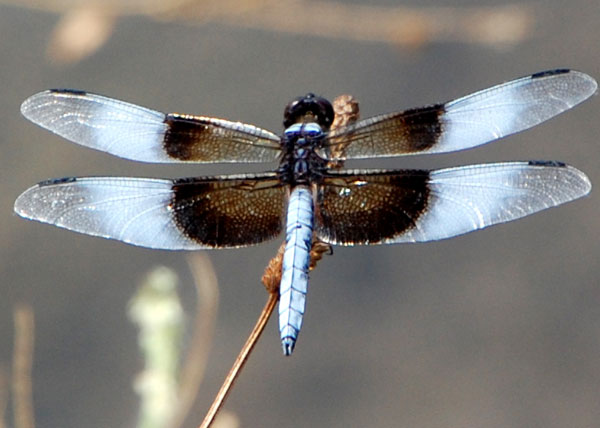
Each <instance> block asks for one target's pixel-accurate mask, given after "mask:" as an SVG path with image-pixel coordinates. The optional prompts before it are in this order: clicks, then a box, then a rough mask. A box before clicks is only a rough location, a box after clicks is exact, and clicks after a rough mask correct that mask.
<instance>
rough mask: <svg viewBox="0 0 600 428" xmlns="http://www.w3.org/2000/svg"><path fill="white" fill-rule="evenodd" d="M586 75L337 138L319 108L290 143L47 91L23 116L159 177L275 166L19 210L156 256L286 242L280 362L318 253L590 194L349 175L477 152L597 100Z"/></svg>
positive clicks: (351, 127)
mask: <svg viewBox="0 0 600 428" xmlns="http://www.w3.org/2000/svg"><path fill="white" fill-rule="evenodd" d="M596 89H597V83H596V81H595V80H594V79H593V78H592V77H590V76H588V75H586V74H584V73H581V72H578V71H573V70H567V69H557V70H550V71H544V72H539V73H535V74H532V75H529V76H526V77H522V78H520V79H516V80H513V81H510V82H508V83H503V84H500V85H497V86H494V87H491V88H488V89H485V90H481V91H479V92H475V93H473V94H471V95H467V96H464V97H462V98H458V99H456V100H454V101H450V102H446V103H441V104H435V105H430V106H427V107H421V108H414V109H409V110H405V111H402V112H397V113H390V114H382V115H378V116H374V117H371V118H367V119H362V120H358V121H355V122H354V123H349V124H347V125H344V126H341V127H332V126H331V124H332V122H333V120H334V110H333V108H332V105H331V103H330V102H329V101H327V100H326V99H325V98H322V97H319V96H316V95H314V94H307V95H305V96H302V97H299V98H296V99H294V100H293V101H292V102H290V103H289V104H288V105H287V106H286V107H285V110H284V121H283V128H284V131H283V133H282V134H281V135H278V134H276V133H273V132H270V131H267V130H265V129H261V128H259V127H256V126H253V125H250V124H246V123H241V122H233V121H229V120H225V119H219V118H215V117H208V116H192V115H183V114H165V113H161V112H158V111H154V110H150V109H147V108H144V107H140V106H137V105H134V104H130V103H127V102H123V101H118V100H115V99H111V98H107V97H104V96H100V95H95V94H92V93H89V92H84V91H77V90H70V89H66V90H56V89H55V90H47V91H44V92H40V93H38V94H35V95H33V96H31V97H30V98H28V99H27V100H25V101H24V103H23V104H22V106H21V112H22V114H23V115H24V116H25V117H26V118H27V119H29V120H30V121H32V122H34V123H36V124H37V125H40V126H41V127H43V128H46V129H48V130H50V131H52V132H53V133H55V134H58V135H59V136H62V137H64V138H65V139H67V140H69V141H72V142H75V143H78V144H81V145H83V146H86V147H89V148H92V149H96V150H100V151H103V152H107V153H110V154H112V155H115V156H119V157H122V158H126V159H130V160H134V161H140V162H153V163H178V162H182V163H228V162H240V163H253V162H264V163H269V162H270V163H277V166H274V167H273V168H272V169H270V170H268V171H267V172H263V173H258V174H236V175H221V176H208V177H202V176H201V177H189V178H179V179H155V178H131V177H67V178H60V179H51V180H46V181H42V182H40V183H39V184H37V185H35V186H33V187H31V188H29V189H28V190H26V191H25V192H23V193H22V194H21V195H20V196H19V197H18V198H17V200H16V202H15V205H14V209H15V212H16V213H17V214H18V215H20V216H22V217H24V218H26V219H31V220H37V221H40V222H43V223H50V224H53V225H55V226H58V227H62V228H65V229H69V230H73V231H76V232H80V233H84V234H88V235H94V236H100V237H104V238H110V239H116V240H119V241H122V242H125V243H127V244H133V245H137V246H142V247H148V248H156V249H163V250H200V249H220V248H238V247H245V246H250V245H254V244H259V243H261V242H264V241H267V240H270V239H273V238H275V237H277V236H278V235H280V234H283V233H285V250H284V253H283V263H282V276H281V283H280V289H279V294H280V301H279V330H280V336H281V343H282V348H283V353H284V354H285V355H291V354H292V351H293V350H294V346H295V344H296V341H297V338H298V334H299V332H300V329H301V326H302V321H303V316H304V311H305V304H306V293H307V289H308V271H309V261H310V250H311V245H312V244H313V242H314V241H316V240H318V241H320V242H323V243H325V244H328V245H343V246H353V245H377V244H396V243H412V242H426V241H436V240H441V239H446V238H450V237H453V236H457V235H461V234H464V233H467V232H471V231H474V230H478V229H482V228H485V227H488V226H491V225H494V224H498V223H504V222H507V221H511V220H515V219H518V218H521V217H524V216H527V215H529V214H532V213H535V212H537V211H540V210H543V209H546V208H549V207H553V206H557V205H561V204H563V203H566V202H569V201H572V200H574V199H577V198H580V197H583V196H585V195H587V194H588V193H589V192H590V190H591V183H590V181H589V179H588V178H587V177H586V175H585V174H584V173H583V172H581V171H579V170H577V169H576V168H574V167H572V166H569V165H566V164H565V163H562V162H557V161H524V162H501V163H487V164H477V165H469V166H459V167H452V168H444V169H436V170H426V169H397V170H381V169H343V168H339V167H333V166H332V165H335V164H336V162H337V165H341V164H342V163H343V162H344V161H346V160H349V159H366V158H379V157H393V156H403V155H419V154H431V153H445V152H453V151H458V150H464V149H470V148H472V147H476V146H479V145H482V144H485V143H488V142H491V141H494V140H497V139H500V138H502V137H505V136H507V135H511V134H514V133H517V132H519V131H523V130H525V129H528V128H530V127H532V126H535V125H537V124H539V123H541V122H543V121H546V120H548V119H550V118H552V117H553V116H556V115H558V114H559V113H562V112H564V111H565V110H568V109H570V108H572V107H573V106H575V105H577V104H579V103H581V102H582V101H584V100H585V99H587V98H588V97H590V96H591V95H592V94H594V93H595V92H596Z"/></svg>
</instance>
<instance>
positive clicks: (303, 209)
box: [279, 186, 314, 355]
mask: <svg viewBox="0 0 600 428" xmlns="http://www.w3.org/2000/svg"><path fill="white" fill-rule="evenodd" d="M313 211H314V209H313V198H312V192H311V191H310V189H309V188H308V187H307V186H296V187H295V188H294V189H293V190H292V194H291V195H290V200H289V204H288V210H287V225H286V245H285V251H284V253H283V266H282V274H281V284H280V288H279V295H280V300H279V331H280V333H281V344H282V346H283V353H284V354H285V355H291V353H292V351H293V350H294V345H295V344H296V339H297V338H298V333H299V332H300V328H301V327H302V316H303V315H304V307H305V302H306V292H307V289H308V268H309V263H310V249H311V245H312V232H313Z"/></svg>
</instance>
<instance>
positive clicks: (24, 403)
mask: <svg viewBox="0 0 600 428" xmlns="http://www.w3.org/2000/svg"><path fill="white" fill-rule="evenodd" d="M14 320H15V344H14V353H13V375H12V391H13V413H14V420H15V427H17V428H34V427H35V422H34V417H33V399H32V387H31V367H32V365H33V340H34V323H33V310H32V309H31V307H30V306H18V307H17V309H16V310H15V313H14Z"/></svg>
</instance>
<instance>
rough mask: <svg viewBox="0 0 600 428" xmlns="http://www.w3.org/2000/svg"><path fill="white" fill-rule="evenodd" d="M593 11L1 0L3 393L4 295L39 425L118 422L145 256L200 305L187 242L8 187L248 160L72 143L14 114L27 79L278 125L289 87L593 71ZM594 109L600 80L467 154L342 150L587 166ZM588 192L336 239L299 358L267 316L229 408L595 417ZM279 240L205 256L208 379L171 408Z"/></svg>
mask: <svg viewBox="0 0 600 428" xmlns="http://www.w3.org/2000/svg"><path fill="white" fill-rule="evenodd" d="M113 3H114V4H113ZM98 4H101V5H102V7H101V6H99V5H98ZM599 22H600V7H599V5H598V2H597V0H574V1H571V2H564V1H560V0H551V1H546V2H536V1H531V2H520V3H519V2H514V3H511V4H506V3H503V2H500V1H473V0H471V1H467V0H464V1H441V0H427V1H412V2H406V3H402V5H401V6H399V5H398V2H393V1H389V0H378V1H369V2H366V1H364V2H360V1H339V0H338V1H337V2H335V3H334V2H326V1H321V2H316V1H292V2H287V1H278V2H269V1H262V2H251V1H248V2H227V1H219V2H217V1H206V2H203V1H189V0H188V1H173V2H169V1H161V2H153V1H142V0H137V1H135V0H129V1H126V2H123V1H121V2H116V1H115V2H112V1H110V2H109V1H103V2H97V3H94V2H84V1H82V0H80V1H76V0H51V1H41V0H40V1H33V0H29V1H26V0H23V1H18V0H10V1H7V0H4V1H0V57H1V61H0V63H1V65H0V82H1V83H0V84H1V87H2V91H1V95H2V96H1V98H0V117H2V121H1V124H0V130H1V131H2V132H1V134H0V135H1V137H0V138H1V145H2V159H1V160H0V162H2V165H1V168H0V175H1V177H2V192H1V193H0V207H1V209H2V215H1V216H0V242H1V243H2V244H1V246H0V251H1V258H0V260H1V270H0V275H2V276H1V278H0V287H1V288H0V295H1V296H2V297H1V298H0V374H1V375H0V381H2V380H3V381H4V385H1V386H2V388H4V389H3V390H4V391H5V390H6V387H7V382H8V380H7V377H8V376H9V374H10V371H11V368H10V367H11V359H12V350H13V340H14V333H13V332H14V323H13V311H14V308H15V305H17V304H19V303H26V304H30V305H31V306H32V308H33V311H34V313H35V319H36V331H35V336H36V337H35V350H34V366H33V394H34V408H35V415H36V418H37V424H38V426H42V427H86V428H94V427H107V426H112V427H126V426H133V424H134V423H135V420H136V417H137V412H138V399H137V397H136V395H135V393H134V391H133V388H132V382H133V380H134V379H135V376H136V373H138V372H139V371H140V369H141V366H142V361H141V357H140V356H139V352H138V349H137V344H136V341H137V338H136V328H135V327H134V326H133V325H132V324H131V323H130V322H129V320H128V318H127V315H126V312H127V308H128V305H129V301H130V298H131V296H132V295H133V294H134V292H135V289H136V286H137V285H138V284H139V283H140V281H142V279H143V278H144V277H145V275H146V273H147V272H148V271H149V270H151V269H152V268H153V267H155V266H157V265H165V266H168V267H170V268H172V269H174V270H175V271H176V272H177V273H178V274H179V275H180V278H181V282H180V283H181V288H180V290H179V292H180V294H181V296H182V298H183V302H184V303H183V305H184V308H185V309H186V310H187V314H188V315H187V317H188V319H189V320H190V322H189V324H190V326H191V324H192V323H191V320H192V319H193V317H194V314H193V311H194V309H195V299H196V293H195V290H194V287H193V285H192V284H193V279H192V275H191V273H190V271H189V267H188V265H187V263H186V258H185V254H183V253H177V252H165V251H152V250H147V249H141V248H135V247H132V246H128V245H125V244H122V243H119V242H116V241H107V240H103V239H98V238H91V237H87V236H83V235H78V234H75V233H71V232H67V231H65V230H61V229H58V228H54V227H50V226H47V225H42V224H38V223H33V222H28V221H25V220H23V219H21V218H18V217H17V216H15V215H14V214H13V210H12V205H13V202H14V199H15V198H16V197H17V196H18V195H19V194H20V193H21V192H22V191H23V190H25V189H26V188H27V187H29V186H31V185H33V184H34V183H36V182H38V181H41V180H43V179H46V178H50V177H63V176H71V175H73V176H81V175H127V176H149V177H178V176H193V175H210V174H220V173H230V172H245V171H260V170H262V169H264V168H265V167H264V166H261V165H251V166H246V165H241V166H231V165H228V166H222V165H216V166H176V167H173V166H164V165H163V166H156V165H144V164H139V163H134V162H128V161H126V160H122V159H118V158H114V157H111V156H109V155H107V154H103V153H100V152H95V151H92V150H88V149H85V148H82V147H78V146H76V145H74V144H71V143H68V142H66V141H64V140H61V139H60V138H58V137H55V136H54V135H52V134H50V133H49V132H46V131H44V130H42V129H40V128H38V127H36V126H35V125H33V124H31V123H28V122H27V121H26V120H25V119H23V118H22V117H21V115H20V113H19V106H20V103H21V102H22V101H23V100H24V99H25V98H26V97H28V96H29V95H32V94H33V93H35V92H38V91H40V90H43V89H46V88H55V87H69V88H76V89H85V90H89V91H92V92H97V93H101V94H105V95H108V96H111V97H115V98H120V99H123V100H127V101H130V102H134V103H136V104H140V105H143V106H147V107H150V108H153V109H157V110H161V111H167V112H170V111H176V112H180V113H190V114H199V115H210V116H217V117H223V118H227V119H231V120H240V121H243V122H248V123H252V124H255V125H257V126H260V127H264V128H267V129H271V130H273V131H276V132H280V131H281V130H282V129H281V128H282V126H281V122H282V111H283V107H284V106H285V104H286V103H287V102H288V101H289V100H290V99H292V98H293V97H296V96H298V95H302V94H305V93H306V92H309V91H310V92H315V93H317V94H320V95H323V96H326V97H328V98H330V99H331V98H333V97H335V96H336V95H339V94H342V93H350V94H353V95H354V96H355V97H357V98H358V100H359V101H360V103H361V114H362V116H363V117H368V116H372V115H375V114H378V113H385V112H391V111H396V110H401V109H405V108H410V107H417V106H422V105H426V104H430V103H434V102H442V101H446V100H450V99H453V98H456V97H458V96H462V95H465V94H468V93H471V92H473V91H475V90H478V89H482V88H485V87H488V86H492V85H494V84H497V83H500V82H504V81H507V80H511V79H513V78H517V77H520V76H523V75H527V74H530V73H533V72H536V71H541V70H547V69H552V68H559V67H568V68H574V69H578V70H581V71H584V72H586V73H588V74H590V75H592V76H594V77H595V78H596V79H598V78H599V77H600V55H599V54H598V46H600V26H599V25H598V23H599ZM599 112H600V101H599V98H598V97H593V98H592V99H591V100H589V101H588V102H586V103H585V104H583V105H581V106H579V107H576V108H575V109H573V110H572V111H569V112H568V113H566V114H564V115H561V116H560V117H557V118H555V119H554V120H551V121H550V122H548V123H545V124H543V125H540V126H538V127H536V128H534V129H532V130H530V131H527V132H525V133H522V134H519V135H516V136H513V137H510V138H508V139H506V140H502V141H499V142H496V143H493V144H491V145H488V146H484V147H481V148H478V149H476V150H470V151H467V152H461V153H454V154H448V155H438V156H425V157H411V158H405V159H393V160H384V161H377V162H368V163H366V162H361V163H358V162H357V163H355V164H352V165H351V166H356V165H358V166H369V167H387V168H404V167H427V168H429V167H432V168H433V167H444V166H455V165H463V164H470V163H480V162H491V161H503V160H524V159H547V160H550V159H552V160H554V159H556V160H562V161H564V162H567V163H569V164H572V165H574V166H576V167H578V168H579V169H581V170H583V171H585V172H586V173H587V174H588V175H589V177H590V179H591V180H592V183H593V184H595V185H599V183H600V170H599V168H598V159H599V155H600V145H599V144H598V136H599V135H600V120H598V118H599ZM599 200H600V199H599V198H598V195H597V192H594V191H593V192H592V195H591V196H590V197H589V198H586V199H583V200H579V201H576V202H574V203H571V204H568V205H566V206H562V207H560V208H558V209H552V210H548V211H545V212H542V213H540V214H537V215H535V216H531V217H528V218H525V219H522V220H520V221H518V222H513V223H509V224H505V225H500V226H496V227H493V228H490V229H486V230H484V231H479V232H477V233H473V234H468V235H465V236H461V237H457V238H454V239H451V240H447V241H442V242H436V243H428V244H420V245H397V246H377V247H357V248H336V249H335V251H334V255H333V256H331V257H326V258H325V260H324V261H322V262H321V264H320V265H319V266H318V268H317V269H316V270H315V271H313V273H312V275H311V289H310V293H309V297H308V304H307V312H306V318H305V322H304V326H303V330H302V333H301V335H300V338H299V342H298V346H297V348H296V351H295V352H294V355H293V356H292V357H291V358H284V357H283V356H282V355H281V348H280V344H279V337H278V336H279V334H278V328H277V319H276V318H277V317H273V319H271V321H270V323H269V325H268V326H267V329H266V331H265V334H264V335H263V337H262V338H261V341H260V342H259V343H258V345H257V347H256V349H255V352H254V354H253V355H252V356H251V358H250V361H249V363H248V365H247V367H246V369H245V371H244V372H243V373H242V376H241V378H240V379H239V381H238V382H237V384H236V387H235V389H234V391H233V393H232V394H231V397H230V399H229V400H228V401H227V403H226V405H225V409H226V410H227V411H229V412H232V413H233V414H235V415H236V417H237V418H238V420H239V423H240V425H241V426H247V427H282V426H283V427H287V426H291V427H347V426H372V427H390V426H407V427H428V428H435V427H440V428H441V427H458V426H460V427H469V426H478V427H486V428H495V427H498V428H500V427H502V428H507V427H524V426H527V427H545V428H554V427H566V426H568V427H570V428H575V427H576V428H583V427H594V426H597V423H598V420H600V406H598V396H599V393H600V309H599V308H600V306H599V305H598V302H599V301H600V284H599V281H598V277H599V275H600V263H599V257H598V256H599V254H600V216H598V212H599ZM279 243H280V241H275V242H272V243H269V244H265V245H261V246H257V247H252V248H246V249H239V250H228V251H215V252H211V253H210V254H209V255H210V257H211V259H212V261H213V262H214V265H215V271H216V274H217V277H218V280H219V291H220V303H219V307H218V315H217V319H216V323H215V329H214V338H213V341H212V343H211V344H210V346H211V348H210V354H209V358H208V361H207V370H206V373H205V377H204V379H203V382H202V384H201V386H200V391H199V394H198V397H197V400H196V402H195V404H194V406H193V408H192V410H191V412H190V414H189V416H188V417H187V419H186V421H185V423H184V424H183V426H185V427H195V426H197V425H198V424H199V423H200V421H201V420H202V418H203V416H204V413H205V411H206V409H207V408H208V406H209V405H210V403H211V400H212V397H213V396H214V394H215V393H216V391H217V389H218V388H219V386H220V383H221V381H222V380H223V378H224V376H225V374H226V372H227V370H228V369H229V367H230V365H231V363H232V362H233V360H234V359H235V356H236V355H237V352H238V350H239V348H240V347H241V345H242V344H243V343H244V341H245V339H246V336H247V334H248V333H249V331H250V329H251V327H252V325H253V323H254V322H255V320H256V318H257V316H258V314H259V312H260V310H261V308H262V305H263V304H264V301H265V300H266V293H265V290H264V288H263V286H262V285H261V284H260V277H261V275H262V271H263V269H264V267H265V265H266V263H267V262H268V260H269V259H270V257H271V256H272V255H273V254H274V252H275V251H276V249H277V247H278V245H279ZM190 335H191V333H190V332H188V333H187V336H188V337H189V336H190ZM1 397H2V396H1V395H0V399H1ZM3 406H4V404H3V403H0V407H3ZM10 419H11V414H10V411H9V413H8V414H7V415H6V420H10ZM9 425H10V424H9Z"/></svg>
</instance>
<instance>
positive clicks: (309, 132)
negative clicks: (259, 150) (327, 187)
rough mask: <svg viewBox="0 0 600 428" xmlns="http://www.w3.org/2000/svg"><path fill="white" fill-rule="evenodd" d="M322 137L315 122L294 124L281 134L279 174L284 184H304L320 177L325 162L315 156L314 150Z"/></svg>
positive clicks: (321, 131)
mask: <svg viewBox="0 0 600 428" xmlns="http://www.w3.org/2000/svg"><path fill="white" fill-rule="evenodd" d="M324 136H325V134H324V133H323V130H322V129H321V126H320V125H319V124H317V123H315V122H308V123H295V124H293V125H291V126H289V127H288V128H287V129H286V130H285V131H284V132H283V137H282V140H281V145H282V149H283V150H282V151H283V156H282V160H281V163H280V166H279V172H280V174H281V179H282V180H283V181H284V182H286V183H288V184H291V185H296V184H306V183H308V182H309V181H310V180H312V179H313V178H314V177H315V176H316V175H320V172H321V171H322V170H323V168H325V166H326V161H325V160H323V159H322V158H321V157H320V156H319V155H317V153H316V151H315V149H316V148H317V147H318V146H319V144H320V143H321V141H322V139H323V138H324Z"/></svg>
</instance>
